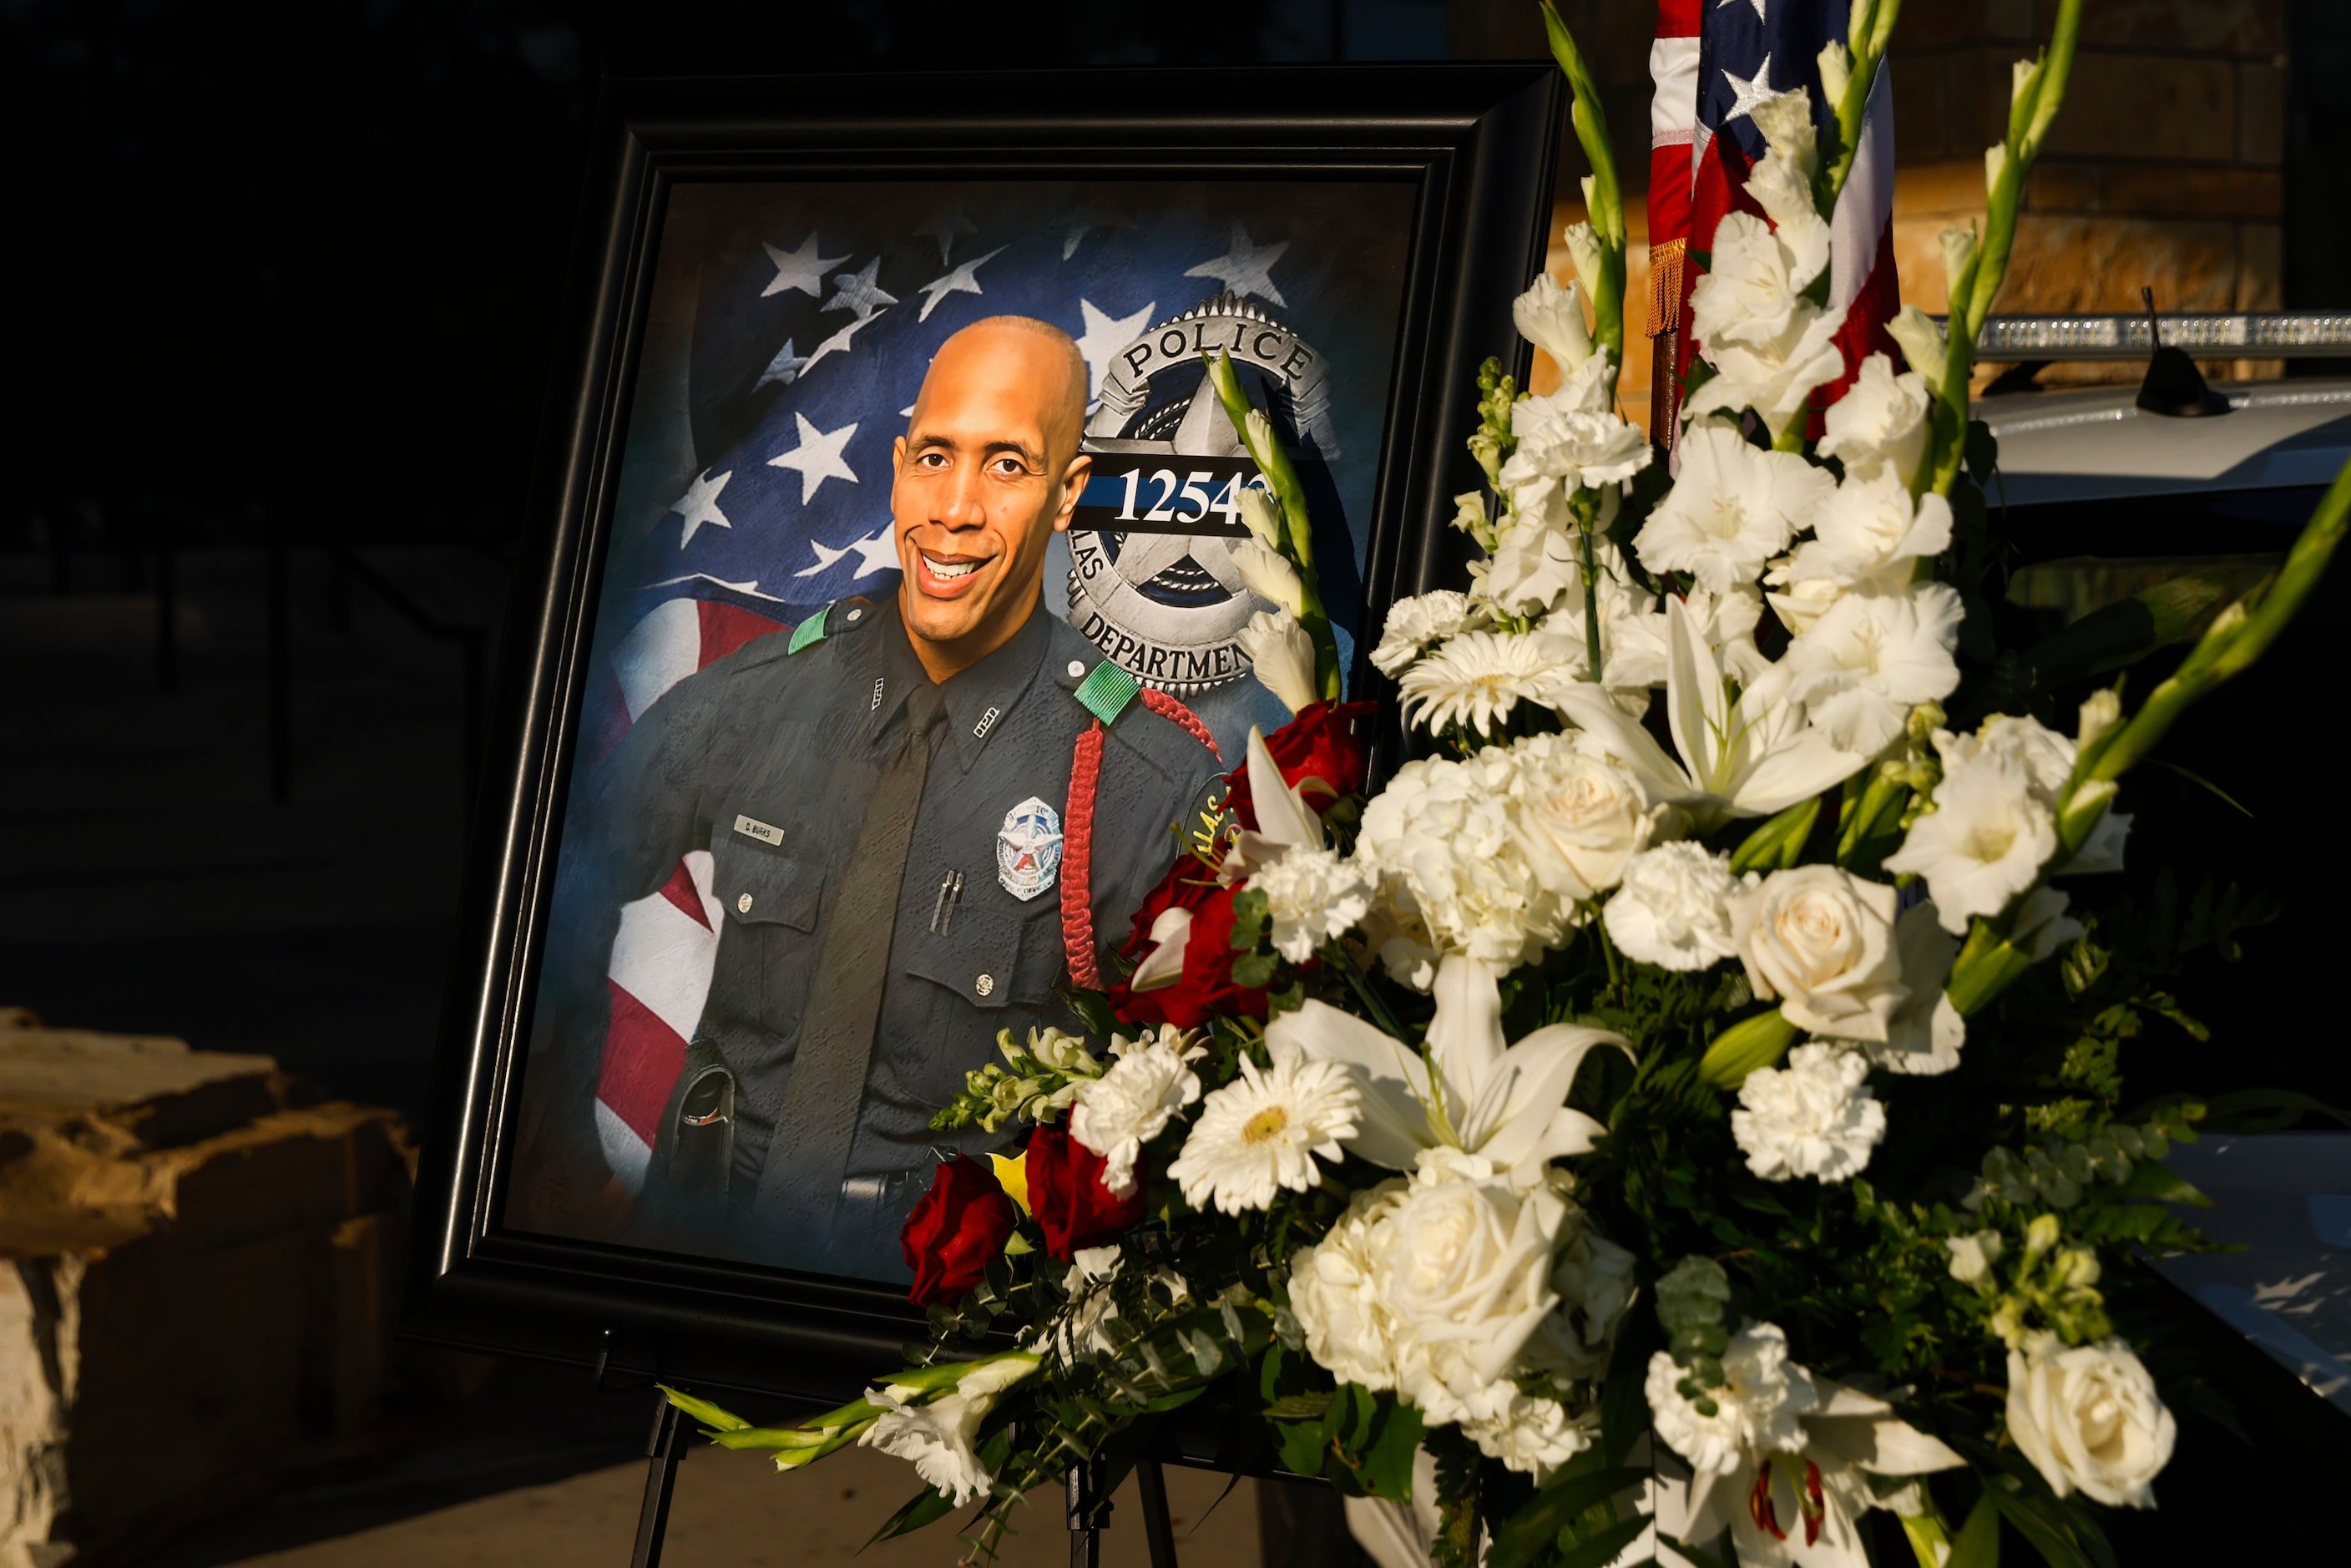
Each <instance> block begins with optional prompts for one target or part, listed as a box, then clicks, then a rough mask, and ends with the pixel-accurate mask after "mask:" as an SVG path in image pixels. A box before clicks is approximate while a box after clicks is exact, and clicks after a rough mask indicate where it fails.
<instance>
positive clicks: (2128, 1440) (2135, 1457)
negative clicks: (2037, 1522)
mask: <svg viewBox="0 0 2351 1568" xmlns="http://www.w3.org/2000/svg"><path fill="white" fill-rule="evenodd" d="M2008 1435H2009V1436H2010V1437H2012V1438H2014V1439H2015V1440H2016V1446H2017V1447H2018V1448H2021V1449H2022V1450H2023V1453H2024V1457H2025V1458H2028V1459H2030V1460H2032V1468H2033V1469H2036V1470H2039V1471H2040V1472H2041V1476H2042V1479H2043V1480H2046V1481H2047V1482H2048V1483H2049V1489H2050V1490H2052V1491H2053V1492H2055V1493H2056V1494H2057V1495H2058V1496H2059V1497H2064V1496H2067V1495H2069V1494H2070V1493H2072V1492H2074V1491H2077V1490H2078V1491H2080V1492H2082V1493H2083V1494H2085V1496H2088V1497H2092V1498H2095V1499H2096V1500H2098V1501H2100V1502H2102V1503H2105V1504H2106V1505H2107V1506H2108V1507H2110V1508H2152V1507H2154V1506H2155V1485H2154V1483H2155V1478H2156V1476H2157V1474H2158V1472H2160V1471H2161V1470H2162V1469H2163V1467H2164V1466H2165V1465H2167V1464H2168V1463H2170V1462H2171V1448H2172V1443H2173V1441H2174V1439H2175V1437H2176V1436H2177V1433H2176V1431H2175V1429H2174V1427H2173V1425H2172V1419H2171V1412H2170V1411H2169V1410H2168V1409H2166V1408H2164V1404H2163V1401H2162V1400H2161V1399H2160V1398H2159V1397H2158V1396H2157V1394H2156V1391H2155V1379H2154V1378H2153V1377H2152V1376H2150V1375H2148V1373H2147V1368H2146V1367H2145V1366H2144V1365H2143V1364H2140V1362H2139V1359H2138V1357H2137V1355H2136V1354H2133V1353H2132V1351H2131V1348H2130V1346H2129V1345H2128V1344H2126V1343H2124V1342H2123V1341H2121V1340H2119V1339H2109V1340H2106V1341H2105V1342H2103V1343H2098V1344H2085V1345H2075V1346H2074V1347H2073V1348H2072V1349H2070V1350H2069V1349H2066V1348H2064V1346H2061V1345H2060V1344H2058V1343H2056V1341H2055V1340H2054V1338H2053V1337H2052V1336H2048V1335H2043V1336H2040V1337H2039V1338H2037V1339H2035V1340H2033V1341H2032V1342H2030V1343H2028V1344H2027V1345H2026V1346H2025V1347H2024V1348H2023V1349H2022V1350H2011V1351H2010V1352H2009V1353H2008Z"/></svg>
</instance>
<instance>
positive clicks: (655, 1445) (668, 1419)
mask: <svg viewBox="0 0 2351 1568" xmlns="http://www.w3.org/2000/svg"><path fill="white" fill-rule="evenodd" d="M657 1397H658V1398H659V1400H660V1404H659V1405H658V1406H656V1407H655V1409H654V1411H653V1435H652V1437H650V1438H648V1439H647V1440H646V1443H645V1458H646V1459H647V1461H648V1463H647V1465H646V1467H645V1500H644V1505H643V1507H642V1508H640V1509H639V1510H638V1511H637V1547H636V1551H635V1552H633V1553H632V1554H631V1556H630V1558H629V1568H661V1560H662V1537H663V1536H664V1534H665V1533H667V1532H668V1530H669V1498H670V1491H671V1490H672V1489H673V1488H674V1487H675V1486H676V1484H677V1461H678V1460H679V1458H682V1457H683V1456H684V1452H685V1413H684V1411H682V1410H680V1409H679V1408H678V1407H677V1406H674V1405H672V1404H671V1403H670V1402H669V1396H667V1395H659V1394H657Z"/></svg>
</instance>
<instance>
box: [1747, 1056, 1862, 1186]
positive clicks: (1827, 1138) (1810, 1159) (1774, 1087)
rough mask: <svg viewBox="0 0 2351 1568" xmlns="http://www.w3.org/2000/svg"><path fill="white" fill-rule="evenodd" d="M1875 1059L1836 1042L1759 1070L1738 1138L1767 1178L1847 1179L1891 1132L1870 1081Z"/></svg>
mask: <svg viewBox="0 0 2351 1568" xmlns="http://www.w3.org/2000/svg"><path fill="white" fill-rule="evenodd" d="M1868 1075H1869V1063H1868V1062H1867V1061H1865V1060H1864V1059H1863V1058H1862V1056H1861V1053H1860V1052H1858V1051H1840V1050H1838V1049H1837V1048H1836V1047H1835V1046H1831V1045H1821V1044H1818V1043H1814V1044H1811V1045H1800V1046H1798V1047H1796V1049H1795V1050H1793V1051H1790V1052H1789V1053H1788V1065H1787V1066H1786V1067H1784V1068H1775V1067H1759V1068H1757V1069H1756V1070H1755V1071H1752V1072H1750V1073H1749V1074H1748V1075H1747V1080H1746V1082H1743V1083H1741V1084H1740V1086H1739V1107H1740V1108H1739V1109H1738V1110H1736V1111H1733V1112H1732V1113H1730V1135H1731V1137H1732V1138H1733V1139H1734V1140H1736V1141H1737V1143H1738V1145H1739V1147H1740V1151H1741V1152H1742V1153H1744V1154H1745V1155H1747V1168H1748V1169H1749V1170H1751V1171H1753V1172H1754V1173H1755V1174H1756V1175H1757V1176H1761V1177H1762V1178H1763V1179H1764V1180H1765V1181H1786V1180H1788V1179H1790V1178H1791V1177H1793V1176H1816V1177H1818V1178H1819V1179H1820V1180H1822V1181H1824V1182H1832V1181H1843V1180H1844V1179H1845V1178H1846V1177H1847V1176H1854V1175H1856V1174H1858V1173H1859V1172H1860V1171H1861V1170H1862V1169H1863V1168H1864V1167H1865V1166H1867V1165H1868V1164H1869V1152H1870V1151H1871V1150H1872V1149H1874V1148H1876V1146H1877V1144H1878V1140H1880V1139H1881V1138H1883V1137H1885V1136H1886V1107H1885V1106H1883V1105H1881V1104H1879V1103H1877V1098H1876V1096H1875V1095H1873V1094H1872V1093H1870V1092H1869V1090H1868V1088H1867V1087H1866V1086H1865V1084H1864V1083H1863V1082H1862V1081H1863V1080H1864V1079H1865V1078H1866V1077H1867V1076H1868Z"/></svg>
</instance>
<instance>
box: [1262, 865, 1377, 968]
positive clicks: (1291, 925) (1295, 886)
mask: <svg viewBox="0 0 2351 1568" xmlns="http://www.w3.org/2000/svg"><path fill="white" fill-rule="evenodd" d="M1249 886H1250V887H1252V888H1254V889H1256V890H1257V891H1258V892H1259V893H1261V894H1265V902H1266V910H1267V913H1268V914H1269V915H1270V916H1271V918H1272V921H1273V946H1274V950H1275V951H1276V952H1278V953H1280V955H1281V956H1283V957H1285V958H1287V959H1289V960H1290V962H1291V963H1293V964H1303V963H1304V962H1306V960H1307V959H1309V958H1311V957H1312V956H1314V952H1315V949H1317V948H1319V947H1321V946H1322V945H1323V944H1324V943H1325V942H1329V941H1331V940H1332V938H1334V937H1337V936H1341V935H1342V934H1343V933H1344V932H1346V931H1348V930H1350V929H1352V928H1353V926H1354V925H1355V923H1356V922H1357V921H1359V920H1361V919H1363V917H1364V913H1365V912H1366V911H1368V910H1369V909H1370V908H1371V906H1372V883H1371V882H1370V880H1369V879H1368V878H1367V877H1366V876H1365V875H1364V871H1363V868H1362V867H1360V866H1359V865H1357V864H1356V863H1355V862H1353V861H1352V860H1343V859H1342V858H1340V856H1339V854H1338V852H1336V851H1334V850H1327V849H1297V850H1291V851H1290V852H1289V853H1288V854H1285V855H1283V856H1282V857H1281V858H1280V859H1279V860H1277V861H1275V862H1273V863H1272V864H1271V865H1269V866H1267V867H1266V868H1265V869H1264V870H1262V871H1260V872H1259V873H1256V874H1255V875H1253V876H1251V877H1250V878H1249Z"/></svg>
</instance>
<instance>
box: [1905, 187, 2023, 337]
mask: <svg viewBox="0 0 2351 1568" xmlns="http://www.w3.org/2000/svg"><path fill="white" fill-rule="evenodd" d="M2006 172H2008V146H2007V144H2006V143H2005V142H2000V141H1995V142H1993V143H1992V144H1991V146H1989V147H1987V148H1985V149H1984V189H1985V190H1986V191H1995V190H1998V189H1999V188H2000V177H2001V175H2002V174H2005V173H2006ZM1904 351H1905V352H1907V351H1908V350H1904Z"/></svg>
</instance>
